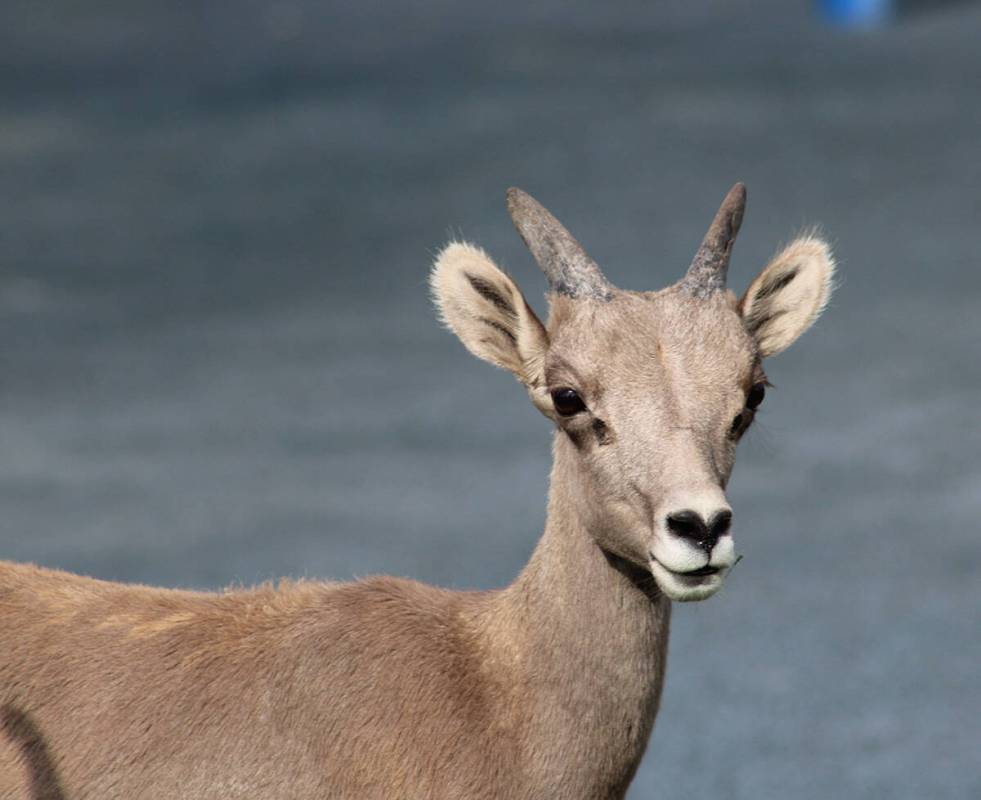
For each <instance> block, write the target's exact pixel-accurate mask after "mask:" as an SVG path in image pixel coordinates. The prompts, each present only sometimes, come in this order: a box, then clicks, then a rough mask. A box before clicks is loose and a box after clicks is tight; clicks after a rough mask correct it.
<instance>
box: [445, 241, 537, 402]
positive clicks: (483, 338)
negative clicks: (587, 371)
mask: <svg viewBox="0 0 981 800" xmlns="http://www.w3.org/2000/svg"><path fill="white" fill-rule="evenodd" d="M429 284H430V286H431V288H432V292H433V299H434V300H435V302H436V307H437V308H438V309H439V314H440V318H441V319H442V320H443V322H444V323H445V324H446V326H447V327H448V328H449V329H450V330H451V331H453V333H455V334H456V335H457V336H458V337H459V338H460V341H461V342H463V344H464V346H465V347H466V348H467V349H468V350H469V351H470V352H471V353H473V354H474V355H475V356H477V357H478V358H482V359H484V361H490V363H491V364H495V365H497V366H498V367H503V368H504V369H506V370H510V371H511V372H512V373H514V375H515V377H516V378H517V379H518V380H519V381H521V382H522V383H523V384H524V385H525V386H526V387H528V390H529V391H530V392H531V393H532V398H533V399H535V395H536V394H539V393H541V392H542V391H543V387H544V383H545V374H544V363H545V353H546V351H547V350H548V334H547V333H546V332H545V327H544V326H543V325H542V323H541V322H540V321H539V319H538V317H536V316H535V312H534V311H532V310H531V308H530V307H529V305H528V303H527V302H526V301H525V298H524V296H523V295H522V294H521V290H520V289H518V287H517V285H516V284H515V282H514V281H512V280H511V279H510V278H509V277H508V276H507V275H505V274H504V273H503V272H502V271H501V270H500V269H498V267H497V266H495V264H494V262H493V261H491V260H490V257H489V256H488V255H487V254H486V253H485V252H484V251H483V250H481V249H480V248H479V247H474V246H473V245H470V244H464V243H460V242H454V243H453V244H450V245H447V247H445V248H444V249H443V251H442V252H441V253H440V254H439V255H438V256H437V257H436V263H435V264H434V265H433V271H432V274H431V275H430V277H429Z"/></svg>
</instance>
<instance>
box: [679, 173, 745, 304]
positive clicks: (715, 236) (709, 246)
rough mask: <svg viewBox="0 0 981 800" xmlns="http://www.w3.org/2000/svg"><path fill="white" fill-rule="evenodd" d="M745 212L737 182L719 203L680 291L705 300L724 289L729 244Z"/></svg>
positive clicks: (743, 193)
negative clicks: (720, 203)
mask: <svg viewBox="0 0 981 800" xmlns="http://www.w3.org/2000/svg"><path fill="white" fill-rule="evenodd" d="M745 209H746V187H745V186H744V185H743V184H741V183H737V184H736V185H735V186H733V187H732V188H731V189H730V190H729V194H727V195H726V199H725V200H723V201H722V205H721V206H720V207H719V211H718V213H717V214H716V215H715V219H714V220H712V224H711V226H709V229H708V233H706V234H705V238H704V239H703V240H702V246H701V247H699V248H698V252H697V253H695V258H693V259H692V262H691V266H690V267H688V272H687V273H685V277H684V278H682V279H681V284H680V285H681V288H682V290H683V291H686V292H688V293H689V294H691V295H693V296H695V297H707V296H708V295H710V294H712V293H713V292H718V291H720V290H722V289H724V288H725V285H726V272H727V271H728V270H729V255H730V253H731V252H732V243H733V241H735V239H736V234H737V233H739V226H740V225H742V222H743V211H744V210H745Z"/></svg>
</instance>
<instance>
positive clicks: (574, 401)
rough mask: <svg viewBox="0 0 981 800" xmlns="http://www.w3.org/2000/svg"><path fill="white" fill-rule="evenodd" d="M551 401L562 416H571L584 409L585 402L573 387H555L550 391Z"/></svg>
mask: <svg viewBox="0 0 981 800" xmlns="http://www.w3.org/2000/svg"><path fill="white" fill-rule="evenodd" d="M552 403H553V404H554V405H555V410H556V411H558V412H559V414H561V415H562V416H563V417H571V416H572V415H573V414H578V413H579V412H580V411H585V410H586V404H585V403H584V402H583V401H582V398H581V397H580V396H579V393H578V392H577V391H576V390H575V389H556V390H555V391H554V392H552Z"/></svg>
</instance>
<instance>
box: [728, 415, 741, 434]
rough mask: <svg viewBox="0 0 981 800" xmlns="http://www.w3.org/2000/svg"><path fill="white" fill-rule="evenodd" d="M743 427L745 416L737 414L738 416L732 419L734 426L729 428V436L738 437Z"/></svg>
mask: <svg viewBox="0 0 981 800" xmlns="http://www.w3.org/2000/svg"><path fill="white" fill-rule="evenodd" d="M742 427H743V415H742V414H736V416H735V417H733V418H732V425H730V426H729V435H730V436H737V435H738V434H739V431H740V430H741V429H742Z"/></svg>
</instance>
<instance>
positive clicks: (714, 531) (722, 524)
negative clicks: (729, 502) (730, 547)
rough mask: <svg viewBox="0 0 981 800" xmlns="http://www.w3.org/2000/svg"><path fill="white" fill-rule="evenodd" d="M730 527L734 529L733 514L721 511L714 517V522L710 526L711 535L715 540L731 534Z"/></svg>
mask: <svg viewBox="0 0 981 800" xmlns="http://www.w3.org/2000/svg"><path fill="white" fill-rule="evenodd" d="M730 527H732V512H731V511H729V510H726V511H720V512H719V513H718V514H716V515H715V516H714V517H712V522H711V523H710V524H709V533H710V535H711V536H712V538H713V539H718V538H719V537H720V536H725V535H726V534H727V533H729V528H730Z"/></svg>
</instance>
